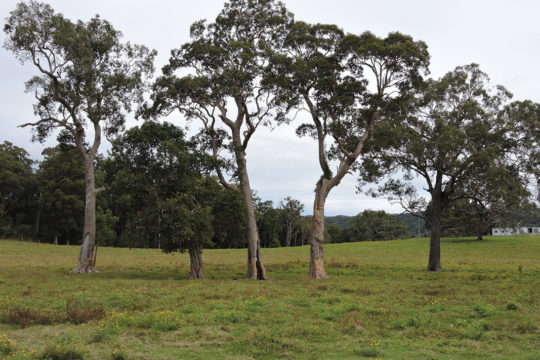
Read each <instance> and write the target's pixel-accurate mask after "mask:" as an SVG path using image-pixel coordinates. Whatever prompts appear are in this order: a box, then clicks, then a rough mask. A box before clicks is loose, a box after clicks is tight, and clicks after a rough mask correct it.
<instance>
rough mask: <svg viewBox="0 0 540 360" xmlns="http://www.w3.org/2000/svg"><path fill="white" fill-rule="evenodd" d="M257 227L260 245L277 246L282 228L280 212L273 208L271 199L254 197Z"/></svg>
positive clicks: (279, 243)
mask: <svg viewBox="0 0 540 360" xmlns="http://www.w3.org/2000/svg"><path fill="white" fill-rule="evenodd" d="M255 210H256V214H257V228H258V229H259V236H260V238H261V245H262V247H278V246H280V245H281V242H280V234H281V232H282V229H283V224H282V222H281V220H282V219H281V214H282V212H281V211H280V210H279V209H275V208H274V204H273V202H272V201H270V200H267V201H261V200H260V199H256V201H255Z"/></svg>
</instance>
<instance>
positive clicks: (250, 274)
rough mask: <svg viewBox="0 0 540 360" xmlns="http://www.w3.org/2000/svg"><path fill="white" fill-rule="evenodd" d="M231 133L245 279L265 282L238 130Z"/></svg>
mask: <svg viewBox="0 0 540 360" xmlns="http://www.w3.org/2000/svg"><path fill="white" fill-rule="evenodd" d="M232 133H233V146H234V151H235V158H236V165H237V167H238V178H239V180H240V193H241V195H242V198H243V200H244V205H245V211H246V235H247V242H248V264H247V275H246V277H247V278H248V279H250V280H267V277H266V270H265V268H264V265H263V263H262V260H261V241H260V239H259V231H258V229H257V221H256V217H255V206H254V205H253V194H252V192H251V186H250V184H249V177H248V172H247V166H246V157H245V153H244V150H243V148H242V141H241V138H240V130H239V129H238V128H235V129H233V132H232Z"/></svg>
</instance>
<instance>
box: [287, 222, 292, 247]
mask: <svg viewBox="0 0 540 360" xmlns="http://www.w3.org/2000/svg"><path fill="white" fill-rule="evenodd" d="M291 237H292V223H291V222H290V221H287V234H286V237H285V246H287V247H289V246H291Z"/></svg>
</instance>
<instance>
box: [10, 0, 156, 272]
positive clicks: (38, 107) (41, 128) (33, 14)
mask: <svg viewBox="0 0 540 360" xmlns="http://www.w3.org/2000/svg"><path fill="white" fill-rule="evenodd" d="M4 32H5V33H6V35H7V39H6V42H5V45H4V46H5V48H6V49H8V50H10V51H12V52H13V53H14V54H15V56H16V57H17V58H18V59H19V60H21V61H22V62H30V63H32V64H33V65H34V66H35V67H36V68H37V70H38V73H39V75H37V76H34V77H33V78H31V79H30V80H29V81H27V82H26V89H27V91H28V92H32V93H33V94H34V96H35V97H36V100H37V102H36V104H35V105H34V113H35V114H36V116H37V117H38V118H39V120H38V121H36V122H34V123H27V124H23V125H21V126H32V127H34V129H35V131H36V135H35V137H34V138H35V139H37V140H40V141H42V140H44V138H45V137H46V136H47V135H49V134H50V133H52V132H54V131H55V130H57V129H60V130H61V131H62V133H63V134H64V135H65V136H67V137H69V138H70V140H71V141H72V142H73V143H74V144H75V146H76V147H77V149H78V150H79V153H80V155H81V157H82V159H83V163H84V168H85V188H86V196H85V213H84V230H83V236H82V245H81V251H80V255H79V261H78V265H77V266H76V267H75V268H74V269H73V270H72V272H73V273H85V272H94V271H95V268H94V264H93V259H94V244H95V236H96V214H95V209H96V196H97V194H98V193H99V192H100V191H101V190H102V189H101V188H96V186H95V176H94V160H95V157H96V154H97V151H98V149H99V146H100V144H101V136H102V133H103V132H105V134H106V135H112V134H114V133H116V132H118V131H119V130H121V129H122V127H123V124H124V120H125V116H126V115H125V112H126V111H129V110H130V109H131V105H132V104H133V103H134V102H140V101H142V92H143V88H144V87H143V80H144V78H145V77H146V76H147V75H149V74H151V73H152V71H153V59H154V56H155V51H149V50H148V49H147V48H146V47H144V46H140V45H132V44H130V43H123V42H121V37H122V36H121V33H120V32H119V31H117V30H115V29H114V28H113V27H112V25H111V24H110V23H109V22H107V21H106V20H103V19H101V18H100V17H99V16H95V17H94V18H92V19H90V20H89V21H88V22H82V21H77V22H72V21H70V20H69V19H66V18H65V17H64V16H63V15H62V14H60V13H55V11H54V10H53V8H52V7H51V6H49V5H47V4H44V3H39V2H36V1H30V2H21V3H18V4H17V6H16V8H15V10H13V11H12V12H11V13H10V17H9V18H8V19H7V22H6V24H5V26H4ZM87 125H89V126H90V129H88V128H87ZM90 137H92V140H91V144H90V143H89V141H90V139H89V138H90Z"/></svg>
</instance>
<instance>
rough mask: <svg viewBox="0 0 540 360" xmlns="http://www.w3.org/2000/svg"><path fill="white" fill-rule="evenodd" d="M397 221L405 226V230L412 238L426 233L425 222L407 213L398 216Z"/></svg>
mask: <svg viewBox="0 0 540 360" xmlns="http://www.w3.org/2000/svg"><path fill="white" fill-rule="evenodd" d="M398 219H399V220H400V221H401V222H402V223H404V224H405V225H407V229H408V230H409V233H410V234H411V235H412V236H417V235H418V234H424V233H425V232H426V227H425V221H424V219H422V218H419V217H416V216H414V215H411V214H409V213H405V214H399V215H398Z"/></svg>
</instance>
